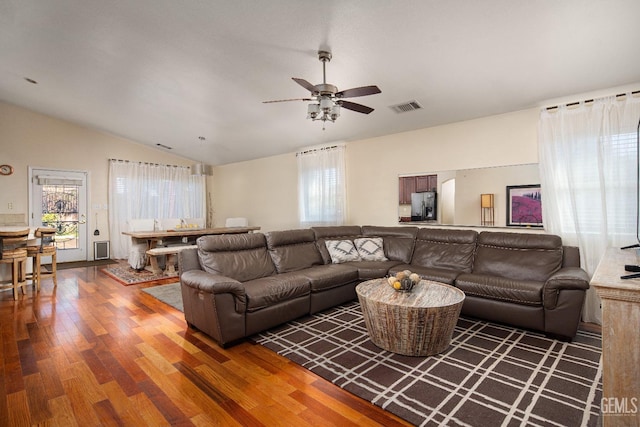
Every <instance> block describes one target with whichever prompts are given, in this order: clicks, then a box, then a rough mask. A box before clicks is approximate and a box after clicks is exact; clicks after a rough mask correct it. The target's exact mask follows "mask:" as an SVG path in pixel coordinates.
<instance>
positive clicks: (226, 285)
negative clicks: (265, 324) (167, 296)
mask: <svg viewBox="0 0 640 427" xmlns="http://www.w3.org/2000/svg"><path fill="white" fill-rule="evenodd" d="M180 282H182V285H183V286H189V287H191V288H194V289H197V290H199V291H203V292H206V293H208V294H212V295H216V294H224V293H229V294H232V295H233V297H234V298H233V300H234V301H235V311H236V312H237V313H244V312H245V310H246V306H247V296H246V293H245V291H244V285H243V284H242V283H241V282H239V281H237V280H235V279H232V278H230V277H226V276H221V275H218V274H211V273H207V272H206V271H203V270H189V271H185V272H184V273H182V275H181V276H180Z"/></svg>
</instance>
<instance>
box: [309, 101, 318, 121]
mask: <svg viewBox="0 0 640 427" xmlns="http://www.w3.org/2000/svg"><path fill="white" fill-rule="evenodd" d="M319 112H320V105H318V104H309V107H308V108H307V119H311V120H315V119H316V117H318V113H319Z"/></svg>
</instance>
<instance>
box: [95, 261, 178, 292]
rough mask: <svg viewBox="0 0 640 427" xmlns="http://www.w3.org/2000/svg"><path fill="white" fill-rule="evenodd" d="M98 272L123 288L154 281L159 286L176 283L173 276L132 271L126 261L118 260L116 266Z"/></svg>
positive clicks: (146, 271) (112, 265) (145, 271)
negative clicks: (123, 286)
mask: <svg viewBox="0 0 640 427" xmlns="http://www.w3.org/2000/svg"><path fill="white" fill-rule="evenodd" d="M100 271H102V272H103V273H104V274H106V275H107V276H110V277H111V278H113V279H115V280H116V281H117V282H119V283H120V284H123V285H125V286H129V285H138V284H140V283H145V282H155V281H158V283H159V284H162V283H170V282H175V281H176V277H175V276H173V277H168V276H165V275H164V274H162V273H160V274H155V273H152V272H151V271H148V270H140V271H138V270H136V269H133V268H131V266H130V265H129V263H128V262H127V261H126V260H119V261H118V263H117V264H111V265H109V266H108V267H105V268H102V269H100Z"/></svg>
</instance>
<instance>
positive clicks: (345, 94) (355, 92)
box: [336, 86, 382, 98]
mask: <svg viewBox="0 0 640 427" xmlns="http://www.w3.org/2000/svg"><path fill="white" fill-rule="evenodd" d="M376 93H382V91H381V90H380V89H379V88H378V86H362V87H354V88H353V89H347V90H341V91H340V92H338V93H336V97H337V98H355V97H356V96H366V95H374V94H376Z"/></svg>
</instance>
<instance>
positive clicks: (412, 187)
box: [399, 176, 416, 205]
mask: <svg viewBox="0 0 640 427" xmlns="http://www.w3.org/2000/svg"><path fill="white" fill-rule="evenodd" d="M415 192H416V177H415V176H403V177H400V191H399V195H400V204H401V205H410V204H411V193H415Z"/></svg>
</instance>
